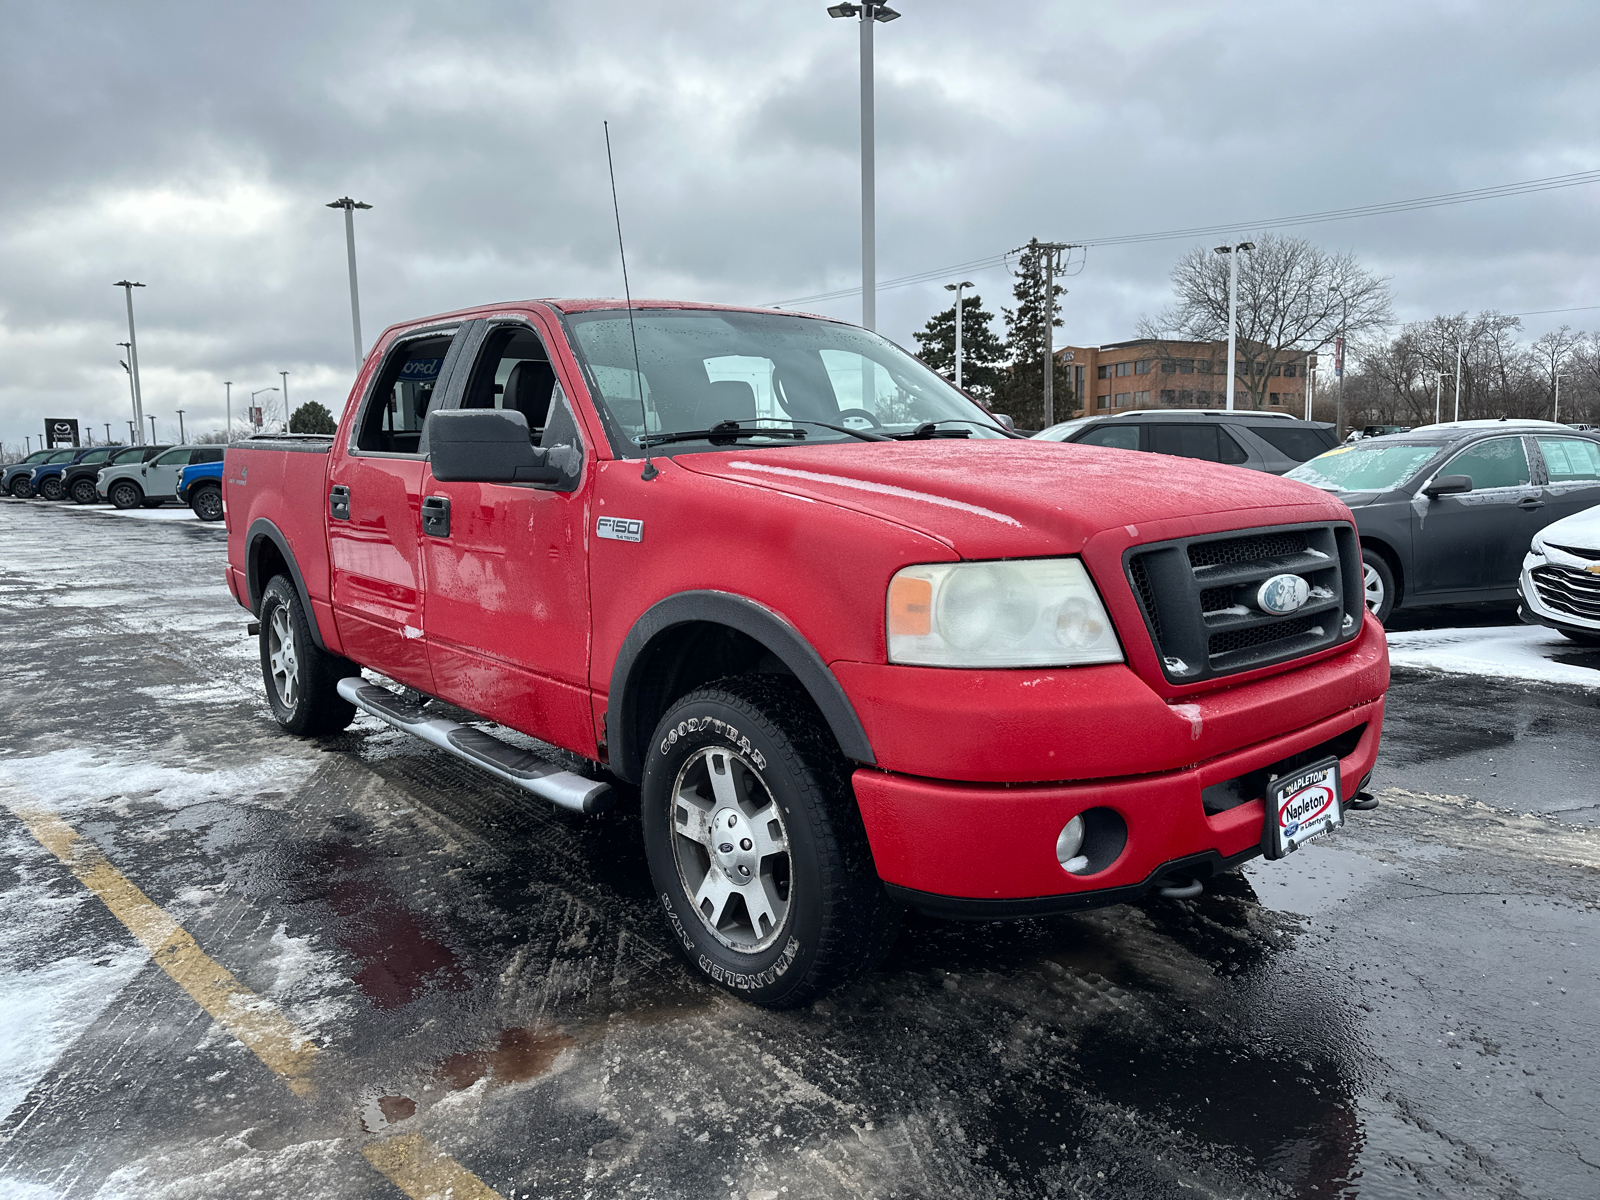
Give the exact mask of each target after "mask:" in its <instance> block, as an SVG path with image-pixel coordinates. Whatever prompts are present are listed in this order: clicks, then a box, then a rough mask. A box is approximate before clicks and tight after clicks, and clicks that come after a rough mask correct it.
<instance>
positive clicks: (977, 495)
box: [674, 439, 1350, 558]
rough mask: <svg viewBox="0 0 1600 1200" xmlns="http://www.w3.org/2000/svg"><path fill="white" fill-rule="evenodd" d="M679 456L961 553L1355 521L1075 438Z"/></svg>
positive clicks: (1333, 503) (1281, 490)
mask: <svg viewBox="0 0 1600 1200" xmlns="http://www.w3.org/2000/svg"><path fill="white" fill-rule="evenodd" d="M674 461H675V462H676V463H677V465H679V466H680V467H684V468H686V469H688V470H691V471H695V472H697V473H699V474H703V475H711V476H715V477H717V478H721V479H727V480H732V481H737V482H739V483H743V484H748V485H751V486H754V487H760V488H765V489H768V490H771V491H776V492H783V493H787V494H789V495H793V496H801V497H804V498H806V499H808V500H813V501H822V502H824V503H828V504H834V505H838V506H840V507H842V508H849V509H854V510H856V511H858V512H864V513H869V514H872V515H874V516H878V517H882V518H883V519H885V520H888V521H893V522H895V523H896V524H899V525H902V526H905V527H907V528H910V529H915V530H916V531H918V532H919V533H923V534H926V535H927V536H929V537H932V538H935V539H937V540H939V541H941V542H943V543H945V544H946V545H947V546H949V547H950V548H951V549H952V550H954V551H955V552H956V553H957V554H958V555H960V556H961V557H962V558H1008V557H1028V556H1033V555H1047V554H1076V553H1078V552H1079V551H1081V550H1082V549H1083V545H1084V543H1085V542H1086V541H1088V540H1089V539H1090V538H1091V537H1093V536H1094V535H1095V534H1097V533H1100V532H1102V531H1104V530H1106V529H1110V528H1114V527H1116V526H1138V525H1139V524H1141V523H1147V522H1158V521H1166V520H1169V519H1171V518H1174V517H1201V516H1210V515H1215V514H1220V513H1227V512H1234V511H1239V510H1256V511H1259V510H1262V509H1264V508H1276V509H1280V510H1281V509H1285V508H1298V509H1301V510H1303V511H1301V512H1297V513H1292V514H1291V513H1280V514H1277V515H1274V516H1272V517H1270V518H1267V520H1268V521H1272V522H1286V521H1294V520H1307V521H1313V520H1340V519H1343V520H1346V521H1348V520H1349V519H1350V516H1349V511H1348V510H1347V509H1346V508H1345V507H1344V505H1343V504H1340V503H1339V502H1338V501H1337V500H1334V499H1333V498H1331V497H1329V496H1326V495H1324V494H1323V493H1321V492H1319V491H1317V489H1315V488H1313V487H1310V486H1309V485H1307V484H1303V483H1295V482H1293V481H1291V480H1286V479H1280V478H1278V477H1276V476H1273V475H1267V474H1264V473H1262V472H1259V471H1247V470H1244V469H1243V468H1240V467H1226V466H1221V465H1219V464H1216V463H1207V462H1199V461H1196V460H1194V459H1187V458H1173V457H1171V456H1168V455H1161V454H1146V453H1143V452H1141V451H1133V450H1110V449H1106V448H1103V447H1099V446H1079V445H1074V444H1072V443H1070V442H1065V443H1063V442H1037V441H1033V440H1031V439H1029V440H1016V441H1013V440H1010V439H1007V440H1005V441H999V440H994V441H991V440H987V439H985V440H982V441H976V440H975V441H965V440H957V439H936V440H930V441H925V442H856V443H850V444H846V445H837V444H831V445H827V446H809V447H794V448H786V449H759V450H758V449H745V448H742V447H736V448H735V449H733V450H729V451H726V452H722V453H717V452H713V453H701V454H681V455H677V456H675V458H674ZM1246 523H1252V524H1260V523H1265V522H1263V521H1260V520H1255V521H1249V522H1246ZM1133 536H1134V538H1135V540H1138V537H1137V534H1136V533H1135V534H1133Z"/></svg>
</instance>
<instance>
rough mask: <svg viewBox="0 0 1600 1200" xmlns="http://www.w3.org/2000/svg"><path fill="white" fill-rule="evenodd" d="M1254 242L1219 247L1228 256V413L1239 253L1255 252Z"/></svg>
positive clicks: (1231, 401) (1231, 409)
mask: <svg viewBox="0 0 1600 1200" xmlns="http://www.w3.org/2000/svg"><path fill="white" fill-rule="evenodd" d="M1255 248H1256V244H1255V243H1254V242H1239V243H1237V244H1235V245H1232V246H1218V247H1217V253H1218V254H1226V255H1227V256H1228V411H1229V412H1232V411H1233V355H1234V350H1233V348H1234V345H1235V334H1236V326H1237V325H1238V323H1239V322H1238V314H1239V252H1240V251H1241V250H1254V249H1255Z"/></svg>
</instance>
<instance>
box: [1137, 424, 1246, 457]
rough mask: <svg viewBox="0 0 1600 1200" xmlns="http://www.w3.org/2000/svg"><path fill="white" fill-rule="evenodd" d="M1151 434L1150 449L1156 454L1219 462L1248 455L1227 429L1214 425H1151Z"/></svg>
mask: <svg viewBox="0 0 1600 1200" xmlns="http://www.w3.org/2000/svg"><path fill="white" fill-rule="evenodd" d="M1150 435H1151V436H1150V449H1152V450H1154V451H1155V452H1156V453H1157V454H1171V455H1174V456H1176V457H1178V458H1198V459H1203V460H1204V461H1206V462H1220V463H1242V462H1244V461H1245V460H1246V459H1247V458H1249V455H1247V454H1246V453H1245V452H1244V449H1243V447H1241V446H1240V445H1239V443H1238V442H1236V441H1234V440H1233V438H1232V437H1230V436H1229V434H1228V431H1227V430H1226V429H1223V428H1221V427H1219V426H1216V425H1201V424H1198V423H1196V424H1193V425H1187V424H1186V425H1152V426H1151V427H1150Z"/></svg>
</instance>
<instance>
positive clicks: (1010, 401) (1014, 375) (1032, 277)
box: [995, 238, 1077, 429]
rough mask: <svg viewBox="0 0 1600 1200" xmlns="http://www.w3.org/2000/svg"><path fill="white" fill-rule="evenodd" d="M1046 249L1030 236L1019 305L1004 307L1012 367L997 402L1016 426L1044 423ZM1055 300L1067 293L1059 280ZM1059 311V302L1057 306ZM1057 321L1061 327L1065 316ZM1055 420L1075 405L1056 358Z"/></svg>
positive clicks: (1016, 292) (1021, 263) (1016, 290)
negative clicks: (1040, 246) (1042, 248)
mask: <svg viewBox="0 0 1600 1200" xmlns="http://www.w3.org/2000/svg"><path fill="white" fill-rule="evenodd" d="M1044 253H1045V252H1044V251H1042V250H1041V249H1040V248H1039V239H1038V238H1029V239H1028V244H1027V245H1026V246H1024V247H1023V249H1022V256H1021V257H1020V258H1019V259H1018V260H1017V269H1016V277H1017V282H1016V286H1015V287H1013V288H1012V292H1011V294H1012V295H1013V296H1015V297H1016V300H1017V307H1016V308H1014V309H1012V308H1002V309H1001V310H1000V311H1001V312H1002V313H1004V314H1005V318H1006V354H1007V355H1008V357H1009V358H1010V360H1011V367H1010V370H1009V372H1008V373H1007V376H1006V379H1005V382H1004V384H1003V385H1002V386H1001V388H1000V390H999V395H998V396H997V398H996V401H995V409H996V411H998V412H1005V413H1009V414H1010V416H1011V419H1012V420H1013V421H1015V422H1016V423H1017V428H1018V429H1042V428H1044V354H1045V324H1044V322H1045V308H1046V300H1045V294H1044V289H1045V282H1044ZM1053 290H1054V296H1053V297H1052V299H1059V298H1060V297H1062V296H1064V295H1066V292H1067V289H1066V288H1064V287H1062V286H1061V285H1060V284H1059V283H1058V284H1056V285H1055V286H1054V289H1053ZM1053 307H1055V308H1056V309H1057V310H1059V306H1058V305H1057V306H1053ZM1054 324H1055V325H1056V327H1058V328H1059V327H1060V325H1061V318H1060V317H1056V318H1055V321H1054ZM1053 383H1054V402H1055V403H1054V408H1055V419H1056V420H1057V421H1061V420H1063V419H1065V418H1066V417H1067V416H1068V415H1070V414H1071V412H1072V410H1073V409H1074V408H1076V407H1077V402H1076V400H1075V399H1074V398H1073V395H1072V373H1071V371H1070V370H1069V369H1068V368H1067V367H1066V366H1064V365H1063V364H1062V362H1061V360H1060V359H1059V358H1058V359H1056V360H1055V379H1054V381H1053Z"/></svg>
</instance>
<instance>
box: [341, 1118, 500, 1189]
mask: <svg viewBox="0 0 1600 1200" xmlns="http://www.w3.org/2000/svg"><path fill="white" fill-rule="evenodd" d="M361 1153H363V1154H365V1155H366V1156H367V1161H368V1162H370V1163H371V1164H372V1165H373V1166H375V1167H377V1168H378V1170H380V1171H382V1172H383V1173H384V1174H385V1175H387V1176H388V1177H389V1182H391V1183H393V1184H394V1185H395V1187H397V1188H399V1189H400V1190H401V1191H402V1192H404V1193H405V1194H406V1195H408V1196H411V1197H414V1200H444V1198H445V1197H446V1196H448V1197H449V1198H450V1200H500V1193H499V1192H497V1191H495V1190H494V1189H493V1188H492V1187H490V1186H489V1185H488V1184H486V1183H484V1181H483V1180H481V1179H479V1178H478V1177H477V1176H476V1175H474V1174H473V1173H472V1172H471V1171H469V1170H467V1169H466V1168H465V1167H463V1166H462V1165H461V1164H460V1163H458V1162H456V1161H455V1160H454V1159H453V1158H451V1157H450V1156H449V1155H447V1154H445V1153H444V1152H443V1151H442V1150H440V1149H439V1148H438V1147H437V1146H433V1145H430V1144H429V1143H428V1142H427V1141H425V1140H423V1138H422V1137H421V1135H420V1134H415V1133H403V1134H401V1135H400V1136H399V1137H392V1138H390V1139H389V1140H388V1141H385V1142H374V1143H372V1145H370V1146H364V1147H362V1149H361Z"/></svg>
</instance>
